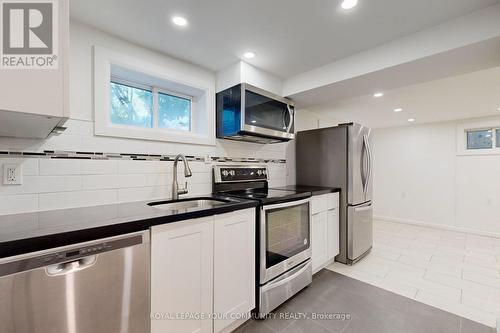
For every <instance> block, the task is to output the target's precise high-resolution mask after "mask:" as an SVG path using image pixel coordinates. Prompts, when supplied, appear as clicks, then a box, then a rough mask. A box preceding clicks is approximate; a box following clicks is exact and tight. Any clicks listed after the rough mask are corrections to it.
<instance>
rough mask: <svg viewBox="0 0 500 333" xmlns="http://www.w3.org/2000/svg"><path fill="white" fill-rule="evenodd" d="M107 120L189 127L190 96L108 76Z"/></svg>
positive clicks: (159, 126)
mask: <svg viewBox="0 0 500 333" xmlns="http://www.w3.org/2000/svg"><path fill="white" fill-rule="evenodd" d="M109 91H110V102H111V105H110V108H109V113H110V120H111V123H113V124H115V125H125V126H137V127H144V128H160V129H167V130H176V131H186V132H189V131H191V122H192V119H191V104H192V103H191V101H192V97H191V96H184V95H180V94H177V93H174V92H169V91H166V90H163V89H162V88H159V87H155V86H147V85H144V84H141V83H134V82H129V81H127V80H124V79H121V78H117V77H112V78H111V80H110V90H109Z"/></svg>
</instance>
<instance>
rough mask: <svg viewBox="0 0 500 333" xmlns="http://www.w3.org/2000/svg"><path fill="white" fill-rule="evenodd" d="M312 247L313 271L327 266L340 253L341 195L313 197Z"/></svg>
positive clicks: (330, 194) (332, 194) (331, 194)
mask: <svg viewBox="0 0 500 333" xmlns="http://www.w3.org/2000/svg"><path fill="white" fill-rule="evenodd" d="M311 233H312V238H311V242H312V243H311V247H312V268H313V273H316V272H318V271H319V270H321V269H323V268H325V267H326V266H328V265H329V264H330V263H332V262H333V261H334V259H335V256H336V255H337V254H339V241H340V238H339V195H338V193H329V194H323V195H318V196H313V198H312V223H311Z"/></svg>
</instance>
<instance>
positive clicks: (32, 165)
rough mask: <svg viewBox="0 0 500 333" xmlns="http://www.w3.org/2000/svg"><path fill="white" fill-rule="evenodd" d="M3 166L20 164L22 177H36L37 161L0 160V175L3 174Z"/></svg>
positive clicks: (31, 159)
mask: <svg viewBox="0 0 500 333" xmlns="http://www.w3.org/2000/svg"><path fill="white" fill-rule="evenodd" d="M5 164H21V165H22V166H23V176H34V175H38V159H35V158H0V173H3V166H4V165H5Z"/></svg>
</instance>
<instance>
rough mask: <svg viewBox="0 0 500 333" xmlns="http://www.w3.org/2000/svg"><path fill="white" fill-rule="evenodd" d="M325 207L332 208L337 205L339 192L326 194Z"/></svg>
mask: <svg viewBox="0 0 500 333" xmlns="http://www.w3.org/2000/svg"><path fill="white" fill-rule="evenodd" d="M326 196H327V209H329V210H330V209H334V208H337V207H339V193H330V194H327V195H326Z"/></svg>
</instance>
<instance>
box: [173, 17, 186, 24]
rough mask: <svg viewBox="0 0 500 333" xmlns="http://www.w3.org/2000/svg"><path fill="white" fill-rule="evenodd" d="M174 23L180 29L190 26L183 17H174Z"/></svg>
mask: <svg viewBox="0 0 500 333" xmlns="http://www.w3.org/2000/svg"><path fill="white" fill-rule="evenodd" d="M172 22H173V23H174V24H175V25H178V26H179V27H185V26H186V25H187V24H188V21H187V20H186V19H185V18H184V17H182V16H174V17H172Z"/></svg>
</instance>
